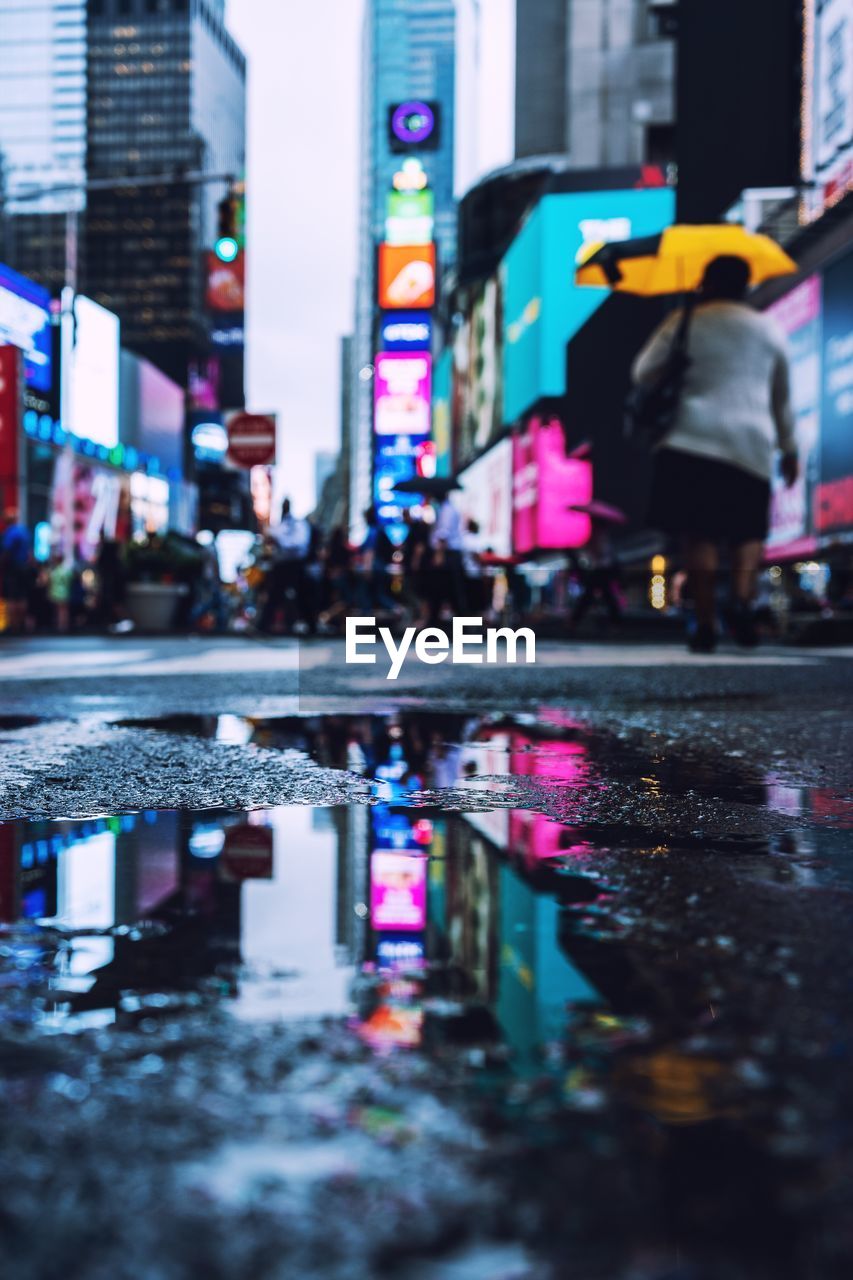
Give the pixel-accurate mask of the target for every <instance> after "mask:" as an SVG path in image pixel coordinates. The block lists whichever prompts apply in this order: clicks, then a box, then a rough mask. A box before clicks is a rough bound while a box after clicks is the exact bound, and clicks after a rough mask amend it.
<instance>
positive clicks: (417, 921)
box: [0, 637, 853, 1280]
mask: <svg viewBox="0 0 853 1280" xmlns="http://www.w3.org/2000/svg"><path fill="white" fill-rule="evenodd" d="M851 675H853V651H849V650H847V651H845V650H826V651H818V650H793V649H786V648H779V649H767V650H764V651H760V652H759V653H756V654H749V655H742V654H740V653H737V652H735V651H734V650H732V651H731V652H725V651H723V652H721V653H720V654H718V655H715V656H713V657H706V658H700V657H693V656H690V655H687V654H685V653H684V652H683V651H682V650H681V648H679V647H677V646H674V645H652V644H647V645H635V646H629V645H619V644H606V643H602V644H598V645H596V644H572V645H559V644H556V643H555V644H542V645H541V646H540V648H539V653H538V661H537V664H536V666H535V667H527V668H525V667H522V666H518V667H515V668H506V667H504V668H490V667H481V668H477V667H449V666H439V667H425V666H423V665H421V664H419V663H416V662H409V663H408V664H407V665H406V667H405V668H404V670H403V672H402V674H401V676H400V679H399V680H398V681H396V682H390V681H387V680H386V679H385V678H384V677H385V664H384V662H383V660H382V658H381V657H380V662H379V664H378V665H377V666H376V667H375V668H371V667H350V668H347V667H346V666H345V664H344V661H343V646H342V645H339V644H335V643H330V642H324V641H316V642H308V643H304V644H302V645H301V646H300V645H297V644H296V643H293V642H285V641H277V642H256V641H237V640H233V641H232V640H227V641H212V640H211V641H206V640H198V639H196V640H174V641H172V640H148V639H144V638H138V637H130V638H123V639H121V640H114V641H100V640H94V639H73V640H64V641H50V642H48V641H44V642H28V643H24V642H17V641H12V640H5V641H3V642H2V647H0V742H1V743H2V753H0V1088H1V1089H2V1094H3V1099H4V1103H5V1105H4V1114H5V1120H4V1129H5V1143H4V1148H5V1150H4V1153H3V1156H2V1158H0V1224H2V1230H0V1274H2V1275H4V1276H5V1275H9V1276H14V1277H15V1280H19V1277H20V1278H21V1280H36V1278H37V1280H42V1278H43V1277H44V1278H45V1280H47V1278H48V1277H53V1276H56V1275H58V1274H61V1275H63V1276H69V1277H72V1276H73V1277H80V1278H81V1280H101V1277H104V1280H106V1278H107V1277H109V1280H123V1278H125V1277H127V1278H128V1280H142V1278H144V1280H149V1278H152V1280H159V1277H163V1280H173V1278H174V1280H184V1278H185V1277H186V1278H189V1277H195V1276H197V1275H206V1276H211V1277H214V1278H217V1280H218V1277H220V1276H221V1277H223V1278H224V1277H225V1276H228V1277H230V1278H232V1280H233V1278H234V1277H237V1278H239V1280H243V1278H244V1277H245V1280H279V1278H281V1280H284V1277H288V1280H289V1278H290V1277H294V1276H298V1277H300V1278H301V1277H309V1278H314V1277H317V1278H320V1277H328V1278H330V1280H344V1278H347V1280H349V1278H350V1277H352V1278H353V1280H358V1278H360V1277H373V1276H377V1277H379V1276H394V1277H397V1276H400V1277H406V1278H408V1277H413V1278H414V1280H438V1278H439V1277H441V1280H444V1278H445V1277H447V1278H448V1280H456V1278H457V1277H458V1278H459V1280H475V1278H476V1280H481V1278H482V1280H492V1278H493V1277H494V1278H495V1280H516V1278H521V1277H524V1278H528V1277H529V1278H535V1280H540V1277H541V1278H542V1280H551V1278H552V1277H553V1278H554V1280H557V1278H562V1277H564V1276H565V1277H572V1278H575V1277H577V1280H765V1278H766V1280H771V1277H772V1280H833V1278H834V1277H836V1276H838V1277H847V1276H849V1275H851V1274H853V1215H851V1213H850V1204H851V1198H853V1155H851V1133H852V1132H853V1084H851V1081H853V1072H851V1050H853V1012H852V1011H851V1010H852V1009H853V1002H851V977H850V974H851V952H853V942H851V927H850V922H851V907H853V786H851V766H850V760H851V756H853V752H851V732H850V715H849V707H850V689H851Z"/></svg>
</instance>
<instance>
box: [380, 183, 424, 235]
mask: <svg viewBox="0 0 853 1280" xmlns="http://www.w3.org/2000/svg"><path fill="white" fill-rule="evenodd" d="M434 229H435V196H434V195H433V193H432V192H431V191H391V192H389V194H388V199H387V204H386V217H385V239H386V241H387V242H388V244H394V245H422V244H430V243H431V241H432V238H433V232H434Z"/></svg>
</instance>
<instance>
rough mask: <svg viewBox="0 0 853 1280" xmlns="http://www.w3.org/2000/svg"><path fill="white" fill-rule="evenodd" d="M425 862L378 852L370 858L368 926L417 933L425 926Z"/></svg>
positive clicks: (380, 850)
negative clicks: (369, 924)
mask: <svg viewBox="0 0 853 1280" xmlns="http://www.w3.org/2000/svg"><path fill="white" fill-rule="evenodd" d="M426 882H427V864H426V859H425V858H422V857H419V856H418V855H417V854H410V853H394V852H392V851H391V850H383V849H378V850H376V852H375V853H373V854H372V855H371V858H370V923H371V925H372V926H373V928H374V929H392V930H400V931H403V932H408V931H413V932H419V931H420V930H421V929H423V928H424V927H425V926H426Z"/></svg>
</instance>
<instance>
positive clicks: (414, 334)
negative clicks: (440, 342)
mask: <svg viewBox="0 0 853 1280" xmlns="http://www.w3.org/2000/svg"><path fill="white" fill-rule="evenodd" d="M380 336H381V346H382V350H383V351H429V349H430V347H431V345H432V316H431V315H430V313H429V312H428V311H395V312H393V313H392V314H390V315H385V316H383V317H382V324H381V327H380Z"/></svg>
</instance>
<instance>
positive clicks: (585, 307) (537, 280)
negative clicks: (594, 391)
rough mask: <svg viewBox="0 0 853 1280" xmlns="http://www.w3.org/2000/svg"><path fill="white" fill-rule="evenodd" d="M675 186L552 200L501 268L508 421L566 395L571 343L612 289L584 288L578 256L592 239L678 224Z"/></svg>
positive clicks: (641, 233)
mask: <svg viewBox="0 0 853 1280" xmlns="http://www.w3.org/2000/svg"><path fill="white" fill-rule="evenodd" d="M674 201H675V197H674V192H673V191H672V189H671V188H668V187H655V188H649V189H647V190H630V191H585V192H561V193H554V194H552V195H547V196H545V197H543V199H542V200H541V201H540V202H539V204H538V205H537V206H536V208H535V209H534V211H533V213H532V214H531V215H530V217H529V218H528V219H527V221H526V223H525V224H524V226H523V228H522V230H521V231H520V232H519V234H518V236H517V237H516V239H515V241H514V242H513V244H512V246H511V247H510V249H509V251H508V252H507V254H506V257H505V258H504V260H503V263H502V265H501V273H502V281H503V333H504V356H503V359H504V369H503V384H504V409H503V420H504V422H505V423H510V422H514V421H516V420H517V419H518V418H520V417H521V416H522V415H523V414H524V413H525V412H526V411H527V410H529V409H531V408H532V407H533V405H534V404H535V403H536V402H537V400H539V399H540V398H541V397H543V396H562V395H564V394H565V392H566V344H567V343H568V342H569V340H570V338H571V337H572V336H573V335H574V334H575V333H576V332H577V331H578V329H580V328H581V326H582V325H583V324H584V323H585V322H586V321H587V320H588V319H589V317H590V316H591V315H592V314H593V312H594V311H596V310H597V309H598V307H600V306H601V303H602V302H603V301H604V299H605V298H606V297H607V290H606V289H590V288H577V287H576V286H575V284H574V273H575V265H576V260H577V255H578V253H579V251H580V249H581V247H582V246H583V245H584V244H587V243H590V242H592V241H599V240H605V241H612V240H627V239H630V238H632V237H634V236H645V235H651V234H653V233H654V232H657V231H660V230H662V229H663V227H665V226H667V224H669V223H671V222H672V220H673V216H674V208H675V204H674Z"/></svg>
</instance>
